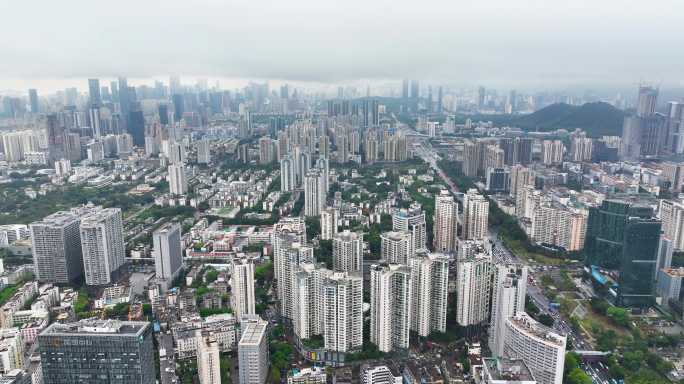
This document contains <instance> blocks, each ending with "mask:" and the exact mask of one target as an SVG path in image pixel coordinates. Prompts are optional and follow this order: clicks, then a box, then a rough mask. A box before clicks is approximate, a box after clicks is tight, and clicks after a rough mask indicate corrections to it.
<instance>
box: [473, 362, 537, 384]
mask: <svg viewBox="0 0 684 384" xmlns="http://www.w3.org/2000/svg"><path fill="white" fill-rule="evenodd" d="M482 362H483V365H484V366H485V367H486V369H487V372H488V373H489V377H490V378H491V379H492V380H507V381H516V382H517V381H533V380H534V376H533V375H532V372H531V371H530V369H529V368H528V367H527V364H525V362H524V361H523V360H522V359H508V358H495V357H487V358H484V359H482Z"/></svg>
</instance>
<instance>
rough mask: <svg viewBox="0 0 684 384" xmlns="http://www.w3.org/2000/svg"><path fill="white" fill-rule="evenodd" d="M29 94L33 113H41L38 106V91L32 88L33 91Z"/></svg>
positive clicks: (30, 90)
mask: <svg viewBox="0 0 684 384" xmlns="http://www.w3.org/2000/svg"><path fill="white" fill-rule="evenodd" d="M28 94H29V103H30V105H31V113H38V112H40V107H39V104H38V91H36V90H35V89H33V88H31V89H29V91H28Z"/></svg>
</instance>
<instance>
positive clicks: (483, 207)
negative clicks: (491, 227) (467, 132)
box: [462, 189, 489, 240]
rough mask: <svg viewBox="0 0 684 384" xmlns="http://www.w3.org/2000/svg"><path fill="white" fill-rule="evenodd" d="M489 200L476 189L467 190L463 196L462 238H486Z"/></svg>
mask: <svg viewBox="0 0 684 384" xmlns="http://www.w3.org/2000/svg"><path fill="white" fill-rule="evenodd" d="M488 220H489V202H488V201H487V199H485V197H484V196H482V195H480V194H478V193H477V190H476V189H470V190H468V193H466V194H465V196H464V197H463V234H462V235H463V238H464V239H466V240H484V239H486V238H487V225H488Z"/></svg>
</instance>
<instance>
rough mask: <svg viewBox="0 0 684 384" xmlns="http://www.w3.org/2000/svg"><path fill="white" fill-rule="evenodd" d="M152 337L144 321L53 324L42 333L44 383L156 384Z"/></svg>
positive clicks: (86, 321) (40, 348)
mask: <svg viewBox="0 0 684 384" xmlns="http://www.w3.org/2000/svg"><path fill="white" fill-rule="evenodd" d="M152 337H153V336H152V325H151V324H150V323H149V322H143V321H117V320H81V321H80V322H78V323H68V324H62V323H52V324H51V325H50V326H49V327H47V328H46V329H45V330H44V331H43V332H41V333H40V335H38V351H39V352H40V360H41V367H42V370H43V383H45V384H73V383H95V384H100V383H102V384H103V383H113V382H118V383H136V384H137V383H139V384H154V383H155V382H156V375H155V368H154V353H155V352H154V346H153V345H152V344H153V343H152ZM98 356H100V357H103V356H107V358H98ZM67 361H71V362H78V364H67V363H66V362H67Z"/></svg>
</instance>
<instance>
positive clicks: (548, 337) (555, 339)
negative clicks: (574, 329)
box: [509, 312, 565, 347]
mask: <svg viewBox="0 0 684 384" xmlns="http://www.w3.org/2000/svg"><path fill="white" fill-rule="evenodd" d="M509 321H510V322H511V323H512V324H514V325H515V326H516V327H517V328H518V329H520V330H523V331H524V332H526V333H527V334H528V335H530V336H532V337H534V338H536V339H538V340H540V341H545V342H547V343H551V344H554V345H556V346H559V347H560V346H563V345H565V336H561V335H560V334H558V333H556V332H555V331H554V330H553V329H551V328H549V327H547V326H545V325H543V324H541V323H539V322H538V321H536V320H535V319H533V318H532V317H531V316H530V315H528V314H527V313H525V312H519V313H518V314H516V315H515V316H513V317H511V318H510V319H509Z"/></svg>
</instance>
